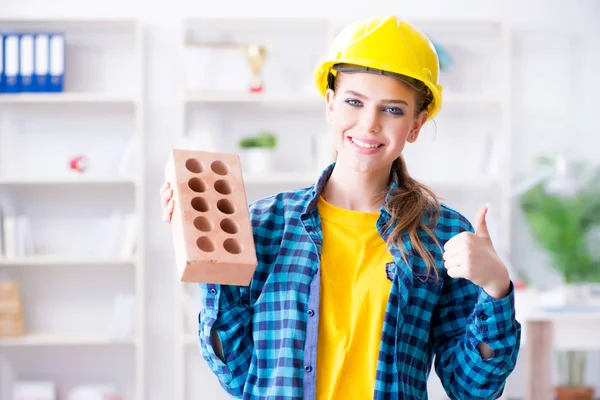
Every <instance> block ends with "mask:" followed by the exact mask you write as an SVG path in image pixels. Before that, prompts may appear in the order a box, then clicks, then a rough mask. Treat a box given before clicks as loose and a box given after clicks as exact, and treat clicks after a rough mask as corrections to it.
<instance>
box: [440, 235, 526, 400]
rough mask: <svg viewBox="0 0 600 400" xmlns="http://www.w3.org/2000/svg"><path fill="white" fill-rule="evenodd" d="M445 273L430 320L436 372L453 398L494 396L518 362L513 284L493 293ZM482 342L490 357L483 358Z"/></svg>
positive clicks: (519, 334) (500, 390)
mask: <svg viewBox="0 0 600 400" xmlns="http://www.w3.org/2000/svg"><path fill="white" fill-rule="evenodd" d="M468 228H469V230H471V231H472V227H470V226H469V227H468ZM445 279H446V282H445V283H444V287H443V289H442V294H441V297H440V301H439V304H438V308H437V314H436V316H435V317H434V321H432V322H433V327H432V328H433V332H432V333H433V338H432V339H433V346H434V351H435V354H436V359H435V370H436V373H437V375H438V376H439V378H440V380H441V382H442V384H443V386H444V388H445V390H446V393H447V394H448V396H449V397H450V398H451V399H453V400H455V399H456V400H458V399H496V398H498V397H500V396H501V395H502V392H503V391H504V386H505V382H506V379H507V378H508V376H509V374H510V373H511V372H512V370H513V369H514V367H515V364H516V361H517V355H518V350H519V346H520V340H521V325H520V324H519V322H518V321H517V320H516V319H515V308H514V287H513V284H512V282H511V286H510V293H509V294H508V295H507V296H506V297H505V298H502V299H494V298H493V297H491V296H489V295H488V294H487V293H485V292H484V291H483V290H482V289H481V288H479V287H478V286H476V285H475V284H473V283H472V282H470V281H468V280H466V279H462V278H458V279H455V278H451V277H448V276H447V277H446V278H445ZM482 342H483V343H486V344H487V345H488V346H489V347H490V348H491V349H492V350H493V352H494V354H493V356H492V357H490V358H486V359H483V358H482V356H481V354H480V352H479V348H478V347H479V344H480V343H482Z"/></svg>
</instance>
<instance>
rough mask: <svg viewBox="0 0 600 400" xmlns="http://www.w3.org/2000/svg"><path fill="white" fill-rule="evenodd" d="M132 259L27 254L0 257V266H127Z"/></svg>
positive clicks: (131, 263) (130, 263) (132, 261)
mask: <svg viewBox="0 0 600 400" xmlns="http://www.w3.org/2000/svg"><path fill="white" fill-rule="evenodd" d="M135 263H136V262H135V260H132V259H117V258H106V259H94V258H88V259H84V258H70V257H63V256H28V257H19V258H11V259H8V258H5V259H0V266H18V267H38V266H39V267H46V266H48V267H49V266H81V267H93V266H116V267H118V266H127V265H135Z"/></svg>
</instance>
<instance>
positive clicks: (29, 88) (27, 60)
mask: <svg viewBox="0 0 600 400" xmlns="http://www.w3.org/2000/svg"><path fill="white" fill-rule="evenodd" d="M19 39H20V40H19V75H18V76H19V89H20V91H21V92H33V91H34V84H33V67H34V55H35V53H34V35H33V34H31V33H24V34H21V35H20V37H19Z"/></svg>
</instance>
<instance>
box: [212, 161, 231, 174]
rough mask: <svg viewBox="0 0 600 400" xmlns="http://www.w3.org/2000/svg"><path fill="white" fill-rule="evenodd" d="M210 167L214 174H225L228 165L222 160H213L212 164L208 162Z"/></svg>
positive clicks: (227, 170) (227, 171)
mask: <svg viewBox="0 0 600 400" xmlns="http://www.w3.org/2000/svg"><path fill="white" fill-rule="evenodd" d="M210 168H211V169H212V170H213V172H214V173H215V174H219V175H227V174H228V173H229V165H227V164H225V163H224V162H223V161H213V162H212V164H210Z"/></svg>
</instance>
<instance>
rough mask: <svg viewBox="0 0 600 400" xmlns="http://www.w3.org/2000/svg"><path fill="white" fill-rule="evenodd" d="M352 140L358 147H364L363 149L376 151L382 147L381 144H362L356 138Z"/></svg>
mask: <svg viewBox="0 0 600 400" xmlns="http://www.w3.org/2000/svg"><path fill="white" fill-rule="evenodd" d="M351 140H352V143H354V144H355V145H357V146H358V147H362V148H363V149H374V148H376V147H379V146H381V145H380V144H368V143H365V142H361V141H360V140H358V139H354V138H352V139H351Z"/></svg>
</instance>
